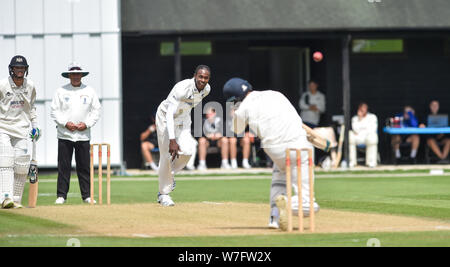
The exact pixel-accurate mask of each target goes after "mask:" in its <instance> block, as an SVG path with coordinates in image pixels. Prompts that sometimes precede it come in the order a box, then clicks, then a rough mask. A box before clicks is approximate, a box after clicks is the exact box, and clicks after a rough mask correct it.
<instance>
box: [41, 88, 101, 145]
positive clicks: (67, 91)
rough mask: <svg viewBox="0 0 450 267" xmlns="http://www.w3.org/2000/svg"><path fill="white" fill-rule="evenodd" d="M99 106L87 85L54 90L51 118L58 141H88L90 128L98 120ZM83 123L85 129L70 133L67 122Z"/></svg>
mask: <svg viewBox="0 0 450 267" xmlns="http://www.w3.org/2000/svg"><path fill="white" fill-rule="evenodd" d="M100 112H101V105H100V101H99V99H98V97H97V93H96V92H95V90H94V89H93V88H92V87H90V86H87V85H84V84H81V86H80V87H73V86H72V85H71V84H70V83H69V84H67V85H64V86H63V87H60V88H58V89H56V93H55V95H54V97H53V101H52V105H51V114H50V115H51V118H52V119H53V120H54V121H55V122H56V124H57V126H58V139H64V140H69V141H72V142H77V141H89V140H90V139H91V129H90V128H92V126H94V125H95V123H97V121H98V119H99V118H100ZM69 121H71V122H73V123H75V124H77V123H80V122H84V123H85V124H86V127H87V129H86V130H84V131H73V132H71V131H70V130H69V129H67V128H66V127H65V126H66V124H67V122H69Z"/></svg>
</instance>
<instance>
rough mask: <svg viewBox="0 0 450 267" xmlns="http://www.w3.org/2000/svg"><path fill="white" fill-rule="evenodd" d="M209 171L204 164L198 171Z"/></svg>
mask: <svg viewBox="0 0 450 267" xmlns="http://www.w3.org/2000/svg"><path fill="white" fill-rule="evenodd" d="M207 169H208V167H206V165H204V164H200V165H198V166H197V170H199V171H206V170H207Z"/></svg>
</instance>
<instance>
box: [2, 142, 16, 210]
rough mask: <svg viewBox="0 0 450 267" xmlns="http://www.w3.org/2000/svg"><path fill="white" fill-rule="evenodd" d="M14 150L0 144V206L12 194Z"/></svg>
mask: <svg viewBox="0 0 450 267" xmlns="http://www.w3.org/2000/svg"><path fill="white" fill-rule="evenodd" d="M13 167H14V149H13V148H12V147H11V146H5V145H3V144H0V204H1V203H2V202H3V200H5V197H6V196H8V197H10V198H12V197H13V193H14V169H13Z"/></svg>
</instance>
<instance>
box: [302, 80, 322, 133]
mask: <svg viewBox="0 0 450 267" xmlns="http://www.w3.org/2000/svg"><path fill="white" fill-rule="evenodd" d="M318 88H319V84H318V83H317V82H316V81H314V80H310V81H309V82H308V91H307V92H305V93H303V94H302V96H301V97H300V101H299V106H300V110H301V113H300V116H301V117H302V120H303V123H304V124H306V125H308V126H309V127H311V128H315V127H317V126H318V125H319V122H320V114H322V113H324V112H325V95H324V94H322V93H321V92H320V91H319V90H318Z"/></svg>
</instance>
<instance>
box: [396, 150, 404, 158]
mask: <svg viewBox="0 0 450 267" xmlns="http://www.w3.org/2000/svg"><path fill="white" fill-rule="evenodd" d="M395 157H396V158H398V159H399V158H401V157H402V154H400V149H396V150H395Z"/></svg>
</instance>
